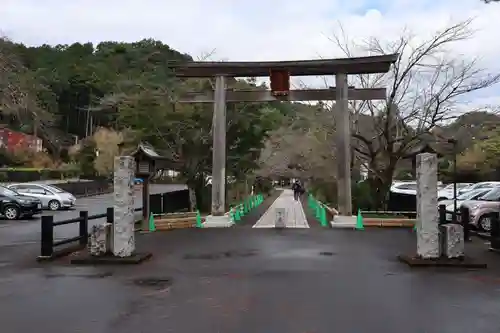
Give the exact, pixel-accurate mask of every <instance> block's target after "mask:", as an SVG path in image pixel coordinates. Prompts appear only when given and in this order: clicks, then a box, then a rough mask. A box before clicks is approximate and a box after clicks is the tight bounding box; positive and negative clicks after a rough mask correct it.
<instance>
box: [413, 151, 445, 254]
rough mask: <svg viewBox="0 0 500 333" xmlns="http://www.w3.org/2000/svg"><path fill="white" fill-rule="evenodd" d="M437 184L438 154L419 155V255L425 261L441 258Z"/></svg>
mask: <svg viewBox="0 0 500 333" xmlns="http://www.w3.org/2000/svg"><path fill="white" fill-rule="evenodd" d="M437 182H438V178H437V157H436V154H429V153H423V154H419V155H417V217H418V223H417V255H418V256H419V257H421V258H423V259H434V258H438V257H439V256H440V246H439V244H440V243H439V226H438V220H439V215H438V208H437Z"/></svg>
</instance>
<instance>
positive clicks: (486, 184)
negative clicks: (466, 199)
mask: <svg viewBox="0 0 500 333" xmlns="http://www.w3.org/2000/svg"><path fill="white" fill-rule="evenodd" d="M499 186H500V182H480V183H475V184H472V185H470V186H466V187H464V188H461V189H460V191H458V193H459V194H464V193H465V192H468V191H472V190H479V189H482V188H494V187H499Z"/></svg>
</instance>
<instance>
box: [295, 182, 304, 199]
mask: <svg viewBox="0 0 500 333" xmlns="http://www.w3.org/2000/svg"><path fill="white" fill-rule="evenodd" d="M292 190H293V198H294V199H295V201H298V200H299V198H300V195H301V194H302V193H304V187H303V186H302V184H301V183H300V180H298V179H297V180H296V181H295V182H294V183H293V185H292Z"/></svg>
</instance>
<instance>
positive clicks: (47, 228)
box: [38, 207, 142, 260]
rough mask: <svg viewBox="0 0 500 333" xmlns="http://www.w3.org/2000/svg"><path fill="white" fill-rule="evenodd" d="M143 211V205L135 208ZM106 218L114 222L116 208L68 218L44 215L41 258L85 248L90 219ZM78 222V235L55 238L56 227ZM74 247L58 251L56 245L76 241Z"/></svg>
mask: <svg viewBox="0 0 500 333" xmlns="http://www.w3.org/2000/svg"><path fill="white" fill-rule="evenodd" d="M138 211H142V207H139V208H135V209H134V212H138ZM102 218H106V222H107V223H113V222H114V209H113V207H108V208H107V209H106V213H102V214H95V215H89V212H88V211H80V216H78V217H75V218H71V219H68V220H62V221H54V216H52V215H42V223H41V228H42V230H41V248H40V256H39V257H38V258H39V260H43V259H48V258H53V257H56V256H60V255H64V254H67V253H69V252H73V251H74V250H75V247H79V248H83V247H85V246H87V244H88V240H89V221H91V220H97V219H102ZM74 223H78V236H74V237H70V238H65V239H61V240H55V239H54V228H55V227H57V226H61V225H67V224H74ZM75 242H78V243H77V244H75V246H74V247H69V248H64V249H62V250H58V251H56V249H55V248H56V247H59V246H61V245H66V244H70V243H75Z"/></svg>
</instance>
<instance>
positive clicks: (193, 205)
mask: <svg viewBox="0 0 500 333" xmlns="http://www.w3.org/2000/svg"><path fill="white" fill-rule="evenodd" d="M188 190H189V210H190V211H191V212H194V211H196V209H197V207H198V205H197V202H196V189H195V188H193V187H188Z"/></svg>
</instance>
